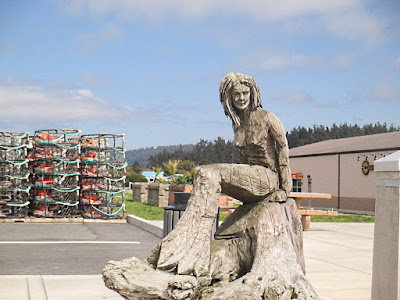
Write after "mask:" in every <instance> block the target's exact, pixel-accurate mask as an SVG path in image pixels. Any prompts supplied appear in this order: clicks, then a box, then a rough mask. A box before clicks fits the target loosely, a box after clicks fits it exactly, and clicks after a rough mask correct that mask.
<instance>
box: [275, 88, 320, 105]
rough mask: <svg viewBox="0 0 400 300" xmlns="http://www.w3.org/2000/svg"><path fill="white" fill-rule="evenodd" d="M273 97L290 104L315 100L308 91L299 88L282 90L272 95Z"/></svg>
mask: <svg viewBox="0 0 400 300" xmlns="http://www.w3.org/2000/svg"><path fill="white" fill-rule="evenodd" d="M272 99H274V100H278V101H280V102H281V101H283V102H287V103H290V104H304V103H310V102H312V101H313V99H312V97H311V96H310V95H309V94H308V93H305V92H302V91H297V90H286V91H281V92H280V93H279V94H278V95H276V96H274V97H272Z"/></svg>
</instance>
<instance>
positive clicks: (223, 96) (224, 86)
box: [219, 72, 262, 126]
mask: <svg viewBox="0 0 400 300" xmlns="http://www.w3.org/2000/svg"><path fill="white" fill-rule="evenodd" d="M238 83H242V84H245V85H246V86H248V87H249V88H250V104H249V105H250V109H251V110H254V109H256V108H257V107H262V106H261V94H260V90H259V89H258V86H257V84H256V82H255V81H254V79H253V78H252V77H250V76H247V75H244V74H241V73H233V72H232V73H229V74H228V75H226V76H225V78H224V79H222V81H221V84H220V85H219V95H220V100H221V103H222V105H223V106H224V110H225V115H227V116H228V117H229V118H231V120H232V125H234V126H240V118H239V116H238V114H237V113H236V110H235V108H234V106H233V103H232V97H231V89H232V87H233V86H234V85H235V84H238Z"/></svg>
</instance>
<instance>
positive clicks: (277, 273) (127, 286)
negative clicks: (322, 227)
mask: <svg viewBox="0 0 400 300" xmlns="http://www.w3.org/2000/svg"><path fill="white" fill-rule="evenodd" d="M273 197H274V195H271V196H270V198H269V199H271V198H273ZM302 234H303V232H302V228H301V222H300V219H299V216H298V214H297V209H296V205H295V202H294V200H293V199H289V200H288V201H287V202H285V203H278V202H268V199H266V201H262V202H258V203H250V204H246V205H243V206H241V207H239V208H238V209H237V210H236V211H235V212H234V213H233V214H232V215H230V216H229V217H228V218H227V219H226V221H225V222H224V223H223V224H222V226H221V227H220V228H219V230H218V231H217V233H216V234H215V240H214V241H212V242H211V258H210V268H209V270H210V273H209V276H207V275H202V276H197V277H196V276H194V275H176V274H174V273H171V272H166V271H161V270H156V269H155V268H154V266H153V265H151V264H149V263H148V262H142V261H140V260H138V259H136V258H131V259H127V260H123V261H121V262H113V261H111V262H109V263H108V264H107V266H106V268H105V269H104V271H103V278H104V281H105V283H106V286H107V287H109V288H111V289H113V290H115V291H117V292H119V293H120V294H121V295H122V296H124V297H126V298H127V299H319V298H318V296H317V295H316V293H315V292H314V290H313V288H312V287H311V285H310V284H309V282H308V281H307V279H306V278H305V272H304V257H303V248H302ZM175 271H176V270H175Z"/></svg>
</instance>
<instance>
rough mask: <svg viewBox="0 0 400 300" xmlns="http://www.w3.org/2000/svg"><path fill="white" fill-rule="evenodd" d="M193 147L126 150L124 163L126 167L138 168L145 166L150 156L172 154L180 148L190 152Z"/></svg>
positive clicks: (179, 146) (175, 146) (178, 146)
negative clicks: (135, 166)
mask: <svg viewBox="0 0 400 300" xmlns="http://www.w3.org/2000/svg"><path fill="white" fill-rule="evenodd" d="M193 147H194V145H191V144H187V145H172V146H158V147H156V148H154V147H147V148H139V149H135V150H128V151H126V154H125V161H126V162H127V163H128V165H130V166H133V165H135V164H139V165H140V166H147V165H148V164H149V158H150V156H152V155H157V154H159V153H162V152H164V151H166V152H169V153H170V152H174V151H175V150H176V149H178V148H182V150H183V151H190V150H192V149H193Z"/></svg>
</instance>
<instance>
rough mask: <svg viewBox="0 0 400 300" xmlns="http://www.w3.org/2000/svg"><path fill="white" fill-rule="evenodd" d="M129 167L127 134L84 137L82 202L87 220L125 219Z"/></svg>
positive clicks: (82, 141)
mask: <svg viewBox="0 0 400 300" xmlns="http://www.w3.org/2000/svg"><path fill="white" fill-rule="evenodd" d="M126 166H127V164H126V163H125V150H124V135H123V134H90V135H82V137H81V166H80V173H81V177H80V185H81V190H80V203H81V211H82V216H83V217H88V218H102V219H109V218H119V217H121V215H122V216H123V208H124V204H123V202H124V195H123V192H124V183H125V172H126V171H125V168H126Z"/></svg>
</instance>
